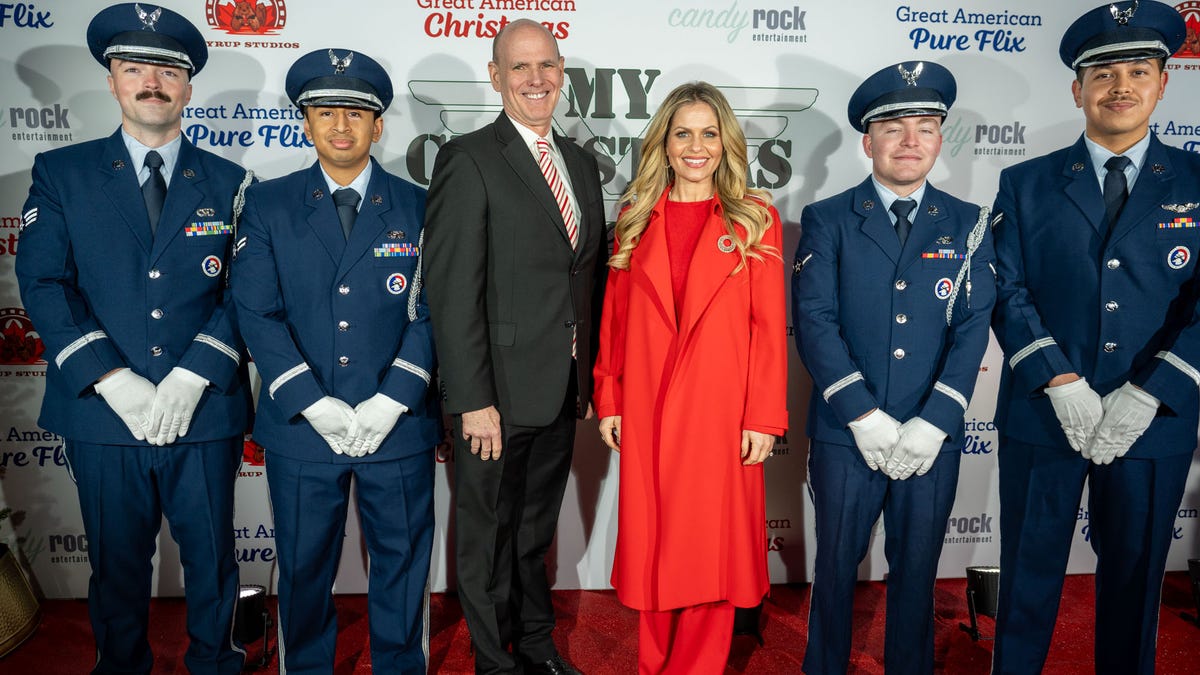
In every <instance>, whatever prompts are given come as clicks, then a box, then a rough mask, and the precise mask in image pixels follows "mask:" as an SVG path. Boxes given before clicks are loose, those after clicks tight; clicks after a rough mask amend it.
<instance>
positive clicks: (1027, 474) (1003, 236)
mask: <svg viewBox="0 0 1200 675" xmlns="http://www.w3.org/2000/svg"><path fill="white" fill-rule="evenodd" d="M1185 31H1186V28H1185V25H1184V21H1183V19H1182V18H1181V17H1180V16H1179V13H1178V12H1176V11H1175V10H1174V9H1172V8H1171V7H1170V6H1168V5H1165V4H1163V3H1160V2H1151V1H1148V0H1145V1H1143V2H1140V3H1139V2H1117V3H1112V4H1107V5H1104V6H1101V7H1097V8H1096V9H1093V10H1091V11H1089V12H1087V13H1086V14H1084V15H1083V16H1082V17H1080V18H1079V19H1078V20H1076V21H1075V22H1074V23H1073V24H1072V25H1071V27H1070V28H1068V29H1067V31H1066V33H1065V34H1064V35H1063V39H1062V43H1061V46H1060V49H1059V55H1060V56H1061V58H1062V61H1063V63H1065V64H1066V65H1067V67H1069V68H1071V69H1072V70H1074V71H1075V75H1076V78H1075V80H1074V82H1072V85H1071V89H1072V93H1073V95H1074V99H1075V105H1076V107H1079V108H1081V109H1082V110H1083V116H1084V120H1085V125H1084V133H1083V135H1082V136H1081V137H1080V138H1079V139H1078V140H1077V141H1076V142H1075V143H1074V144H1073V145H1071V146H1069V147H1066V148H1063V149H1061V150H1057V151H1055V152H1052V153H1050V154H1048V155H1045V156H1042V157H1038V158H1036V159H1031V160H1029V161H1027V162H1023V163H1021V164H1018V165H1016V166H1014V167H1011V168H1009V169H1006V170H1005V171H1003V172H1002V173H1001V174H1000V191H999V194H998V195H997V197H996V204H995V212H996V216H997V219H998V220H997V223H996V227H995V236H996V253H997V260H998V264H997V268H998V271H999V273H998V277H997V279H998V300H997V303H996V312H995V318H994V329H995V332H996V338H997V340H998V341H999V342H1000V346H1001V348H1002V349H1003V350H1004V356H1005V369H1004V373H1003V375H1002V378H1001V382H1000V395H999V399H998V406H997V425H998V427H999V430H1000V448H999V452H998V456H999V464H1000V570H1001V571H1000V596H999V613H998V615H997V618H996V646H995V651H994V661H993V671H992V672H994V673H997V674H1000V673H1036V672H1040V671H1041V669H1042V667H1043V664H1044V663H1045V659H1046V652H1047V650H1048V649H1049V646H1050V639H1051V636H1052V634H1053V632H1054V622H1055V617H1056V615H1057V612H1058V601H1059V597H1060V594H1061V591H1062V582H1063V575H1064V573H1065V571H1066V566H1067V559H1068V556H1069V554H1070V550H1071V542H1072V540H1073V539H1074V538H1075V536H1076V533H1075V530H1076V528H1077V526H1078V522H1077V516H1078V509H1079V507H1080V504H1079V502H1080V497H1081V495H1082V491H1083V486H1084V483H1085V482H1086V483H1087V484H1088V502H1087V504H1086V506H1085V510H1086V512H1087V514H1088V520H1089V522H1088V523H1087V525H1088V533H1089V538H1090V542H1091V545H1092V549H1093V550H1094V551H1095V552H1096V557H1097V559H1098V560H1097V565H1096V639H1095V660H1096V663H1095V667H1096V672H1097V673H1152V672H1154V657H1155V643H1156V638H1157V632H1158V613H1159V593H1160V587H1161V584H1162V578H1163V570H1164V568H1165V565H1166V557H1167V551H1168V549H1169V547H1170V543H1171V539H1172V529H1173V525H1174V521H1175V513H1176V510H1177V509H1178V507H1179V502H1180V499H1181V498H1182V495H1183V490H1184V485H1185V482H1186V479H1187V473H1188V467H1189V465H1190V464H1191V460H1192V451H1193V449H1194V448H1195V446H1196V428H1197V415H1198V411H1200V397H1198V396H1197V390H1198V387H1200V327H1198V326H1197V319H1198V317H1197V314H1196V301H1197V293H1198V292H1200V286H1198V285H1197V282H1198V281H1200V280H1198V278H1197V273H1196V260H1195V256H1196V255H1197V253H1198V252H1200V227H1198V225H1200V157H1198V156H1197V155H1195V154H1192V153H1187V152H1184V151H1182V150H1177V149H1175V148H1169V147H1167V146H1165V145H1163V144H1162V143H1161V142H1159V140H1158V139H1157V138H1156V137H1155V135H1154V134H1153V133H1151V132H1150V130H1149V119H1150V115H1151V113H1152V112H1153V111H1154V108H1155V105H1156V104H1157V102H1158V100H1159V99H1161V98H1162V96H1163V94H1164V92H1165V90H1166V84H1167V73H1166V72H1165V70H1164V64H1165V61H1166V59H1167V57H1169V56H1170V55H1171V54H1173V53H1174V52H1175V51H1176V50H1177V49H1178V48H1179V47H1180V45H1181V44H1182V43H1183V39H1184V35H1185Z"/></svg>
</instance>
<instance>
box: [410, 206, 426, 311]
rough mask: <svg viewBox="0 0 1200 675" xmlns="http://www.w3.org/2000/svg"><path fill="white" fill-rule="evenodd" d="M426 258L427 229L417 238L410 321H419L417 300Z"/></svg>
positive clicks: (419, 295)
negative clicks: (423, 263)
mask: <svg viewBox="0 0 1200 675" xmlns="http://www.w3.org/2000/svg"><path fill="white" fill-rule="evenodd" d="M424 256H425V228H423V227H422V228H421V236H420V237H417V271H416V272H413V280H412V288H411V289H409V291H408V320H409V321H416V320H417V300H418V299H420V297H421V263H422V262H423V260H422V259H423V258H424Z"/></svg>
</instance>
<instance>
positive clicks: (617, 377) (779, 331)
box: [595, 82, 787, 675]
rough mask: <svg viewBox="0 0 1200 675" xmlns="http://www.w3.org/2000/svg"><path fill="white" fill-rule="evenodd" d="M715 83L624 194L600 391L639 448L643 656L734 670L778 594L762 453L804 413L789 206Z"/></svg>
mask: <svg viewBox="0 0 1200 675" xmlns="http://www.w3.org/2000/svg"><path fill="white" fill-rule="evenodd" d="M747 170H748V164H747V160H746V139H745V135H744V134H743V133H742V130H741V128H740V127H739V126H738V122H737V119H736V118H735V117H734V115H733V111H732V110H731V109H730V107H729V103H728V102H727V101H726V100H725V97H724V96H723V95H722V94H721V92H720V91H718V90H717V89H716V88H715V87H713V86H712V85H709V84H705V83H702V82H698V83H691V84H685V85H682V86H680V87H677V88H676V89H675V90H674V91H672V92H671V93H670V94H669V95H668V96H667V98H666V100H665V101H664V102H663V104H662V107H661V108H659V110H658V112H657V114H655V116H654V119H653V120H651V122H650V126H649V129H648V131H647V133H646V138H645V140H644V141H643V142H642V157H641V161H640V162H639V164H638V171H637V178H636V179H635V180H634V181H633V182H632V183H631V184H630V185H629V188H628V189H627V190H626V192H625V195H624V197H623V198H622V204H623V211H622V212H621V215H620V217H619V218H618V219H617V227H616V243H615V244H614V251H613V256H612V258H611V259H610V261H609V265H610V266H611V268H612V269H611V271H610V272H609V275H608V286H607V289H606V294H605V298H604V317H603V320H602V321H601V327H600V355H599V358H598V359H597V362H596V369H595V374H596V406H597V412H598V413H599V415H600V417H601V420H600V433H601V435H602V436H603V438H604V442H605V443H606V444H607V445H608V446H609V447H611V448H612V449H613V450H617V451H619V452H620V453H621V482H620V508H619V516H618V526H617V550H616V560H615V562H614V565H613V574H612V583H613V586H615V587H616V589H617V596H618V597H619V598H620V600H621V602H622V603H624V604H625V605H627V606H629V607H632V608H634V609H638V610H641V622H640V632H639V645H638V664H639V665H638V668H639V671H640V672H641V673H642V674H643V675H649V674H658V673H680V674H682V673H688V674H701V673H722V672H724V669H725V662H726V660H727V658H728V656H729V642H730V636H731V633H732V628H733V610H734V607H753V606H755V605H757V604H759V602H761V601H762V598H763V596H764V595H765V594H766V593H767V587H768V578H767V564H766V519H765V513H764V512H765V504H764V496H763V473H762V462H763V460H765V459H766V458H767V456H768V454H769V453H770V451H771V446H772V444H773V442H774V438H773V437H774V436H776V435H780V434H782V433H783V432H784V431H785V429H786V427H787V408H786V400H785V399H786V381H787V347H786V344H785V341H786V333H787V325H786V318H785V310H784V277H783V264H782V260H781V258H780V256H779V250H780V244H781V234H780V229H781V226H780V223H779V214H778V213H777V212H776V211H775V209H774V208H773V207H771V206H770V197H769V195H767V194H766V193H765V192H763V191H760V190H753V189H747V187H746V184H747Z"/></svg>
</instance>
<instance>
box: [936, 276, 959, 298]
mask: <svg viewBox="0 0 1200 675" xmlns="http://www.w3.org/2000/svg"><path fill="white" fill-rule="evenodd" d="M953 292H954V282H953V281H950V280H949V279H947V278H946V277H942V278H941V279H938V280H937V283H936V284H934V285H933V294H934V295H935V296H937V299H938V300H945V299H946V298H948V297H950V294H951V293H953Z"/></svg>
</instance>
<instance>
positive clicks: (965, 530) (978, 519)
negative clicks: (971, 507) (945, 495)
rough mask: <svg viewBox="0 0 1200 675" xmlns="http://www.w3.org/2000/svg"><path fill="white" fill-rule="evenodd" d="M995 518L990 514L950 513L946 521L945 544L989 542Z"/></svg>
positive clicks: (992, 535)
mask: <svg viewBox="0 0 1200 675" xmlns="http://www.w3.org/2000/svg"><path fill="white" fill-rule="evenodd" d="M995 522H996V521H995V518H994V516H992V514H990V513H987V512H983V513H970V514H964V515H952V516H950V520H948V521H946V539H945V543H947V544H990V543H992V541H993V537H994V536H995V532H994V531H993V528H994V527H995V526H996V525H995Z"/></svg>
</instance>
